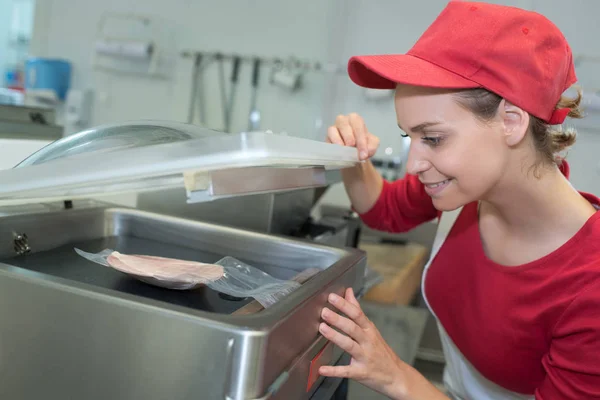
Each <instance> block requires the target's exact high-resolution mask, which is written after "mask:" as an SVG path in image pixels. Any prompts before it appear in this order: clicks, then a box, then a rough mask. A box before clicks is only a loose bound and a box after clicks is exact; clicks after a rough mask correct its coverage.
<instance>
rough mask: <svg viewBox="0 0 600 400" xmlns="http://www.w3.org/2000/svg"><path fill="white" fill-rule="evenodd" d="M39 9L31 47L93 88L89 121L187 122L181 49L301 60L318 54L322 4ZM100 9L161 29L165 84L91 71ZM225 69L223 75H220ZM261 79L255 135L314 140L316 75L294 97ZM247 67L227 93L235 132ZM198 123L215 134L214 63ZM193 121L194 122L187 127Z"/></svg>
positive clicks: (53, 4) (111, 1) (50, 3)
mask: <svg viewBox="0 0 600 400" xmlns="http://www.w3.org/2000/svg"><path fill="white" fill-rule="evenodd" d="M40 3H45V4H43V5H40V7H39V8H38V15H37V16H36V29H35V33H34V43H33V44H32V51H33V52H34V53H35V54H36V55H39V56H53V57H64V58H67V59H69V60H71V61H72V62H73V63H74V66H75V72H74V77H73V86H74V87H76V88H82V87H89V86H91V87H93V88H94V89H95V90H96V100H97V101H96V103H95V110H94V115H93V121H92V123H93V124H95V125H96V124H99V123H105V122H114V121H123V120H132V119H171V120H173V119H174V120H181V121H184V120H186V118H187V113H188V104H189V96H190V93H189V91H190V83H191V67H192V60H191V59H182V58H181V57H179V56H178V55H177V54H178V53H179V52H180V50H183V49H199V50H219V51H223V52H237V53H242V54H249V55H254V54H256V55H264V56H277V57H288V56H296V57H300V58H305V59H310V60H317V61H320V60H323V59H325V58H327V48H328V44H327V41H326V38H327V36H328V23H329V21H330V18H331V15H330V13H332V12H333V8H332V7H331V4H332V2H331V1H322V0H309V1H303V2H290V1H279V0H261V1H256V0H221V1H218V2H217V1H209V0H195V1H192V0H173V1H170V2H167V1H163V0H144V1H141V2H140V1H133V0H126V1H123V0H105V1H101V2H100V1H95V0H78V1H72V0H45V1H44V2H40ZM106 11H113V12H128V13H134V12H135V13H139V14H143V15H148V16H152V17H154V18H156V19H157V20H158V21H159V26H160V27H161V28H162V29H164V30H165V31H168V32H170V35H171V37H170V39H171V42H172V48H171V49H170V50H171V51H173V52H174V54H175V57H174V59H173V60H172V61H173V63H174V68H173V70H172V71H173V75H172V76H171V77H170V79H167V80H156V79H148V78H144V77H137V76H133V77H132V76H120V75H113V74H110V73H106V72H103V71H97V70H94V69H92V68H91V65H90V60H91V49H92V46H93V43H94V42H95V37H96V29H97V24H98V22H99V20H100V17H101V15H102V13H104V12H106ZM229 71H230V69H229V66H227V68H226V77H227V79H229ZM267 75H268V69H267V68H263V70H262V73H261V78H262V84H261V87H260V90H259V94H258V106H259V109H260V111H261V114H262V115H261V116H262V121H263V124H262V126H261V128H263V129H273V130H275V131H280V130H286V131H287V132H289V133H290V134H294V135H298V136H305V137H316V136H320V133H319V134H317V133H316V130H315V122H316V120H317V119H318V118H319V117H320V111H321V109H322V97H323V89H324V82H325V81H326V79H325V76H324V75H323V74H320V73H313V74H310V75H308V76H307V77H306V78H307V79H306V80H305V81H306V87H305V89H304V90H302V91H301V92H298V93H296V94H293V95H292V94H288V93H285V92H282V91H281V90H279V89H278V88H275V87H271V86H270V85H269V84H268V83H267ZM249 78H250V65H249V64H248V65H244V67H243V68H242V70H241V78H240V84H239V89H238V91H237V94H236V100H237V101H236V108H235V111H234V123H233V128H234V130H243V129H245V128H246V126H247V117H248V112H249V107H250V106H249V101H250V92H249V86H250V81H249ZM205 82H206V87H205V91H206V97H207V99H208V113H207V114H208V118H207V123H208V125H209V126H210V127H213V128H217V129H219V128H221V127H222V119H221V115H222V113H221V109H220V104H221V98H220V97H219V96H220V91H219V87H218V74H217V68H216V64H213V65H212V66H211V67H209V68H208V69H207V70H206V75H205ZM196 122H197V121H196Z"/></svg>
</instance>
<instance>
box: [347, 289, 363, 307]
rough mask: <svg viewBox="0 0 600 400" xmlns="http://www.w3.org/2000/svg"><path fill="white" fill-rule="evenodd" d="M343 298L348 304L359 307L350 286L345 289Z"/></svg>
mask: <svg viewBox="0 0 600 400" xmlns="http://www.w3.org/2000/svg"><path fill="white" fill-rule="evenodd" d="M344 298H345V299H346V300H347V301H349V302H350V304H354V305H355V306H356V307H358V308H360V303H359V302H358V300H356V297H355V296H354V290H352V288H348V289H346V295H345V296H344Z"/></svg>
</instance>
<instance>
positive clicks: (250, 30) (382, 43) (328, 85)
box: [0, 0, 600, 204]
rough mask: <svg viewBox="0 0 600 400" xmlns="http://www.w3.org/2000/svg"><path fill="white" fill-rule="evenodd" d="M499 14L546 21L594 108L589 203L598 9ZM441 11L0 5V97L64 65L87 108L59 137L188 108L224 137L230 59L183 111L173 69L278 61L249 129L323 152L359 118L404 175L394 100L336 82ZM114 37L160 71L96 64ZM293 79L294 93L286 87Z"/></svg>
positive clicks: (396, 6) (594, 124)
mask: <svg viewBox="0 0 600 400" xmlns="http://www.w3.org/2000/svg"><path fill="white" fill-rule="evenodd" d="M497 3H501V4H506V5H515V6H519V7H523V8H527V9H531V10H535V11H538V12H541V13H542V14H544V15H546V16H547V17H549V18H550V19H552V20H553V21H554V22H555V23H556V24H557V25H558V26H559V27H560V28H561V29H562V30H563V32H564V34H565V35H566V37H567V39H568V40H569V41H570V43H571V45H572V48H573V52H574V54H575V55H576V56H578V57H580V59H578V62H577V73H578V76H579V84H580V85H582V87H583V88H584V90H585V93H586V95H588V100H587V101H588V102H591V104H590V107H589V110H588V114H589V116H588V118H587V119H586V120H585V122H581V123H579V124H578V126H580V137H579V139H578V142H577V144H576V145H575V147H574V149H573V150H572V151H571V153H570V155H569V161H570V162H571V166H572V171H573V172H572V173H573V175H572V181H573V183H574V185H575V186H576V187H578V188H579V189H581V190H586V191H590V192H595V193H600V180H599V179H598V177H599V174H600V164H598V161H597V159H598V156H597V152H598V151H599V150H600V124H598V122H600V117H598V114H597V113H596V110H595V107H596V108H597V103H598V101H597V98H596V97H595V96H593V94H594V93H595V92H597V90H598V89H600V78H599V77H598V74H597V73H596V71H597V70H598V67H599V66H600V62H599V61H598V60H599V59H600V47H599V45H598V42H597V40H596V39H595V38H597V37H598V36H599V34H600V26H599V25H598V24H597V23H596V18H597V15H598V14H599V12H600V2H598V1H595V0H575V1H572V2H568V3H567V2H564V1H559V0H506V1H497ZM445 4H446V0H428V1H426V2H413V1H404V0H377V1H367V0H327V1H323V0H308V1H303V2H299V1H278V0H261V1H257V0H222V1H219V2H216V1H208V0H195V1H192V0H173V1H172V2H164V1H161V0H145V1H143V2H139V1H131V0H130V1H122V0H106V1H102V2H98V1H92V0H79V1H72V0H37V1H35V0H0V10H2V12H1V13H0V15H1V16H0V18H2V21H1V22H2V23H0V69H1V70H2V71H3V76H4V86H5V87H6V86H8V87H10V86H18V84H19V82H18V78H19V74H18V73H16V71H22V68H23V62H24V60H25V59H26V57H28V56H30V57H48V58H58V59H64V60H67V61H68V62H70V63H71V65H72V76H71V85H70V88H71V89H72V91H74V92H76V93H77V94H79V96H81V97H83V98H85V99H90V100H91V101H88V102H80V103H77V101H75V103H76V104H77V105H79V106H81V107H82V108H81V110H79V112H80V113H81V114H83V115H82V116H81V118H80V119H81V121H80V123H79V124H70V123H69V121H68V120H67V121H65V118H64V116H65V114H64V111H65V109H66V108H65V106H64V102H60V101H59V102H58V103H57V104H55V108H56V110H57V114H56V117H57V121H58V123H59V124H61V125H62V124H65V122H66V127H65V130H66V134H69V133H73V132H75V131H78V130H81V129H83V128H85V127H88V126H94V125H98V124H103V123H108V122H117V121H126V120H135V119H167V120H178V121H188V120H189V118H190V115H191V114H192V113H191V112H190V108H192V109H193V111H194V112H193V114H194V115H193V122H194V123H204V124H205V125H207V126H209V127H211V128H214V129H219V130H220V129H224V128H225V125H224V123H225V121H224V119H225V118H224V112H223V108H224V107H223V99H224V97H223V88H224V89H225V95H226V96H229V93H230V88H229V87H230V75H231V69H232V61H231V60H230V59H228V58H225V59H224V60H223V61H222V62H219V61H216V60H209V59H208V57H204V62H203V63H202V65H201V67H200V69H201V71H200V73H199V74H198V76H199V79H198V93H197V94H198V96H197V98H196V100H195V101H194V103H193V104H191V103H192V100H191V96H192V95H191V90H192V87H193V84H192V81H193V79H192V76H193V72H194V71H193V67H194V61H195V59H194V57H184V56H183V55H182V54H183V53H184V52H185V51H192V52H193V51H202V52H219V53H223V54H224V55H242V56H247V57H252V56H261V57H264V58H269V59H272V58H280V59H281V60H282V61H284V67H285V66H287V65H288V64H290V63H291V64H292V65H296V64H297V63H298V62H300V63H301V64H302V65H303V67H302V68H300V70H298V69H292V70H291V71H285V70H283V71H281V70H278V71H279V75H278V77H279V78H281V79H279V80H277V82H278V83H275V84H274V83H273V80H274V77H273V65H272V64H267V63H266V62H263V65H262V67H261V68H260V75H259V81H258V89H257V96H256V104H257V108H258V110H259V111H260V115H261V121H260V128H261V129H270V130H273V131H274V132H277V133H284V134H289V135H295V136H302V137H308V138H313V139H318V140H321V138H323V137H324V135H325V132H326V129H327V126H328V125H329V124H331V123H332V121H333V120H334V118H335V116H336V115H337V114H338V113H349V112H353V111H355V112H359V113H360V114H361V115H363V117H364V118H365V119H366V122H367V126H368V127H369V128H370V129H371V131H372V132H374V133H375V134H377V135H378V136H380V137H381V139H382V145H381V148H380V151H379V153H378V154H377V158H378V159H380V160H382V161H383V165H384V166H387V165H390V166H391V167H392V169H395V168H397V166H398V164H400V171H399V172H403V171H401V161H402V159H403V157H404V156H405V152H406V149H407V144H408V143H407V142H406V141H405V140H403V139H402V138H401V137H400V135H399V132H398V129H397V127H396V123H395V116H394V111H393V104H392V101H391V98H392V95H391V93H381V92H369V91H365V90H363V89H361V88H358V87H356V86H355V85H353V84H352V83H351V82H350V81H349V79H348V78H347V76H346V74H345V63H346V61H347V59H348V57H350V56H351V55H353V54H362V53H379V52H404V51H406V50H407V49H408V48H409V47H410V46H411V45H412V43H414V41H415V40H416V39H417V38H418V36H419V35H420V34H421V33H422V31H423V30H424V28H425V27H426V26H427V24H428V23H430V22H431V21H432V20H433V19H434V18H435V16H436V15H437V14H438V13H439V11H440V10H441V9H442V8H443V6H444V5H445ZM115 38H116V39H118V40H121V41H123V42H127V41H131V40H136V41H141V42H144V43H150V42H151V43H154V46H155V47H154V49H155V53H154V54H157V57H156V58H157V63H156V65H157V67H156V68H154V69H153V68H152V67H151V65H153V59H152V58H149V59H141V58H140V59H137V60H133V61H132V60H131V59H129V58H128V57H120V56H117V55H114V54H113V55H106V54H105V53H103V52H102V49H101V44H102V43H104V44H106V43H108V42H109V41H110V40H113V39H115ZM317 63H319V64H320V68H317V66H316V65H315V64H317ZM304 64H307V65H304ZM308 64H309V65H308ZM221 73H222V75H220V74H221ZM239 73H240V76H239V81H238V84H237V85H236V88H235V93H234V99H235V101H234V102H233V106H232V112H231V117H230V118H231V122H230V130H231V131H242V130H245V129H247V126H248V122H247V121H248V114H249V110H250V107H251V104H250V102H251V96H252V89H251V88H252V86H251V75H252V63H251V60H246V61H244V62H242V63H241V68H240V71H239ZM21 76H22V72H21ZM296 78H297V79H298V82H299V85H295V82H296V81H295V79H296ZM223 84H224V85H223ZM88 96H89V97H88ZM73 97H77V96H73ZM82 103H83V104H82ZM88 111H89V112H88ZM598 113H600V110H599V111H598ZM84 116H87V117H85V118H84ZM75 119H76V120H77V119H78V118H75ZM0 157H1V155H0ZM397 175H398V173H396V172H394V171H390V172H389V175H388V176H389V178H390V179H393V178H394V177H395V176H397ZM324 201H325V202H333V203H339V204H347V199H346V196H345V194H344V192H343V190H342V189H341V187H339V186H338V187H334V188H333V189H332V190H330V191H329V193H328V194H327V196H326V197H325V199H324Z"/></svg>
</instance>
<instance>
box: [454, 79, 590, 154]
mask: <svg viewBox="0 0 600 400" xmlns="http://www.w3.org/2000/svg"><path fill="white" fill-rule="evenodd" d="M456 96H457V100H458V103H459V104H460V105H461V106H463V107H465V108H466V109H467V110H469V111H471V112H472V113H473V114H475V116H476V117H478V118H479V119H481V120H483V121H490V120H491V119H492V118H493V117H494V116H495V115H496V112H497V111H498V107H499V106H500V102H501V101H502V97H500V96H498V95H497V94H495V93H492V92H490V91H488V90H486V89H481V88H477V89H469V90H461V91H459V92H457V93H456ZM581 99H582V93H581V89H579V88H577V97H575V98H570V97H567V96H564V95H563V96H561V98H560V100H559V101H558V103H557V104H556V107H555V108H556V109H559V108H568V109H569V113H568V116H569V117H571V118H583V116H584V115H583V110H582V109H581ZM529 116H530V118H529V131H530V132H531V135H532V137H533V141H534V144H535V147H536V149H537V150H538V153H539V155H540V158H541V161H542V162H550V163H556V164H558V163H560V162H561V161H562V157H561V156H560V153H561V152H563V151H565V150H567V149H568V148H569V147H570V146H572V145H573V144H574V143H575V139H576V137H577V132H576V131H575V129H574V128H563V126H562V125H558V126H553V125H549V124H548V123H546V122H544V121H542V120H541V119H539V118H537V117H535V116H533V115H531V114H530V115H529Z"/></svg>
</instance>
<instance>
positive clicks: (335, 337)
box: [319, 322, 362, 358]
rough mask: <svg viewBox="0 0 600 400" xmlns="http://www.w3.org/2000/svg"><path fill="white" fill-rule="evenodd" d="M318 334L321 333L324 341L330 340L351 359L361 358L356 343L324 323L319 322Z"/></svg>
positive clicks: (359, 349)
mask: <svg viewBox="0 0 600 400" xmlns="http://www.w3.org/2000/svg"><path fill="white" fill-rule="evenodd" d="M319 332H321V334H322V335H323V336H325V338H326V339H329V340H331V341H332V342H333V343H334V344H336V345H337V346H338V347H339V348H340V349H342V350H344V351H345V352H346V353H348V354H350V355H351V356H352V357H354V358H360V357H362V352H361V348H360V346H359V345H358V343H356V342H355V341H354V340H352V339H351V338H350V337H348V336H346V335H344V334H341V333H340V332H338V331H336V330H335V329H333V328H332V327H330V326H329V325H327V324H326V323H324V322H321V324H320V325H319Z"/></svg>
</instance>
